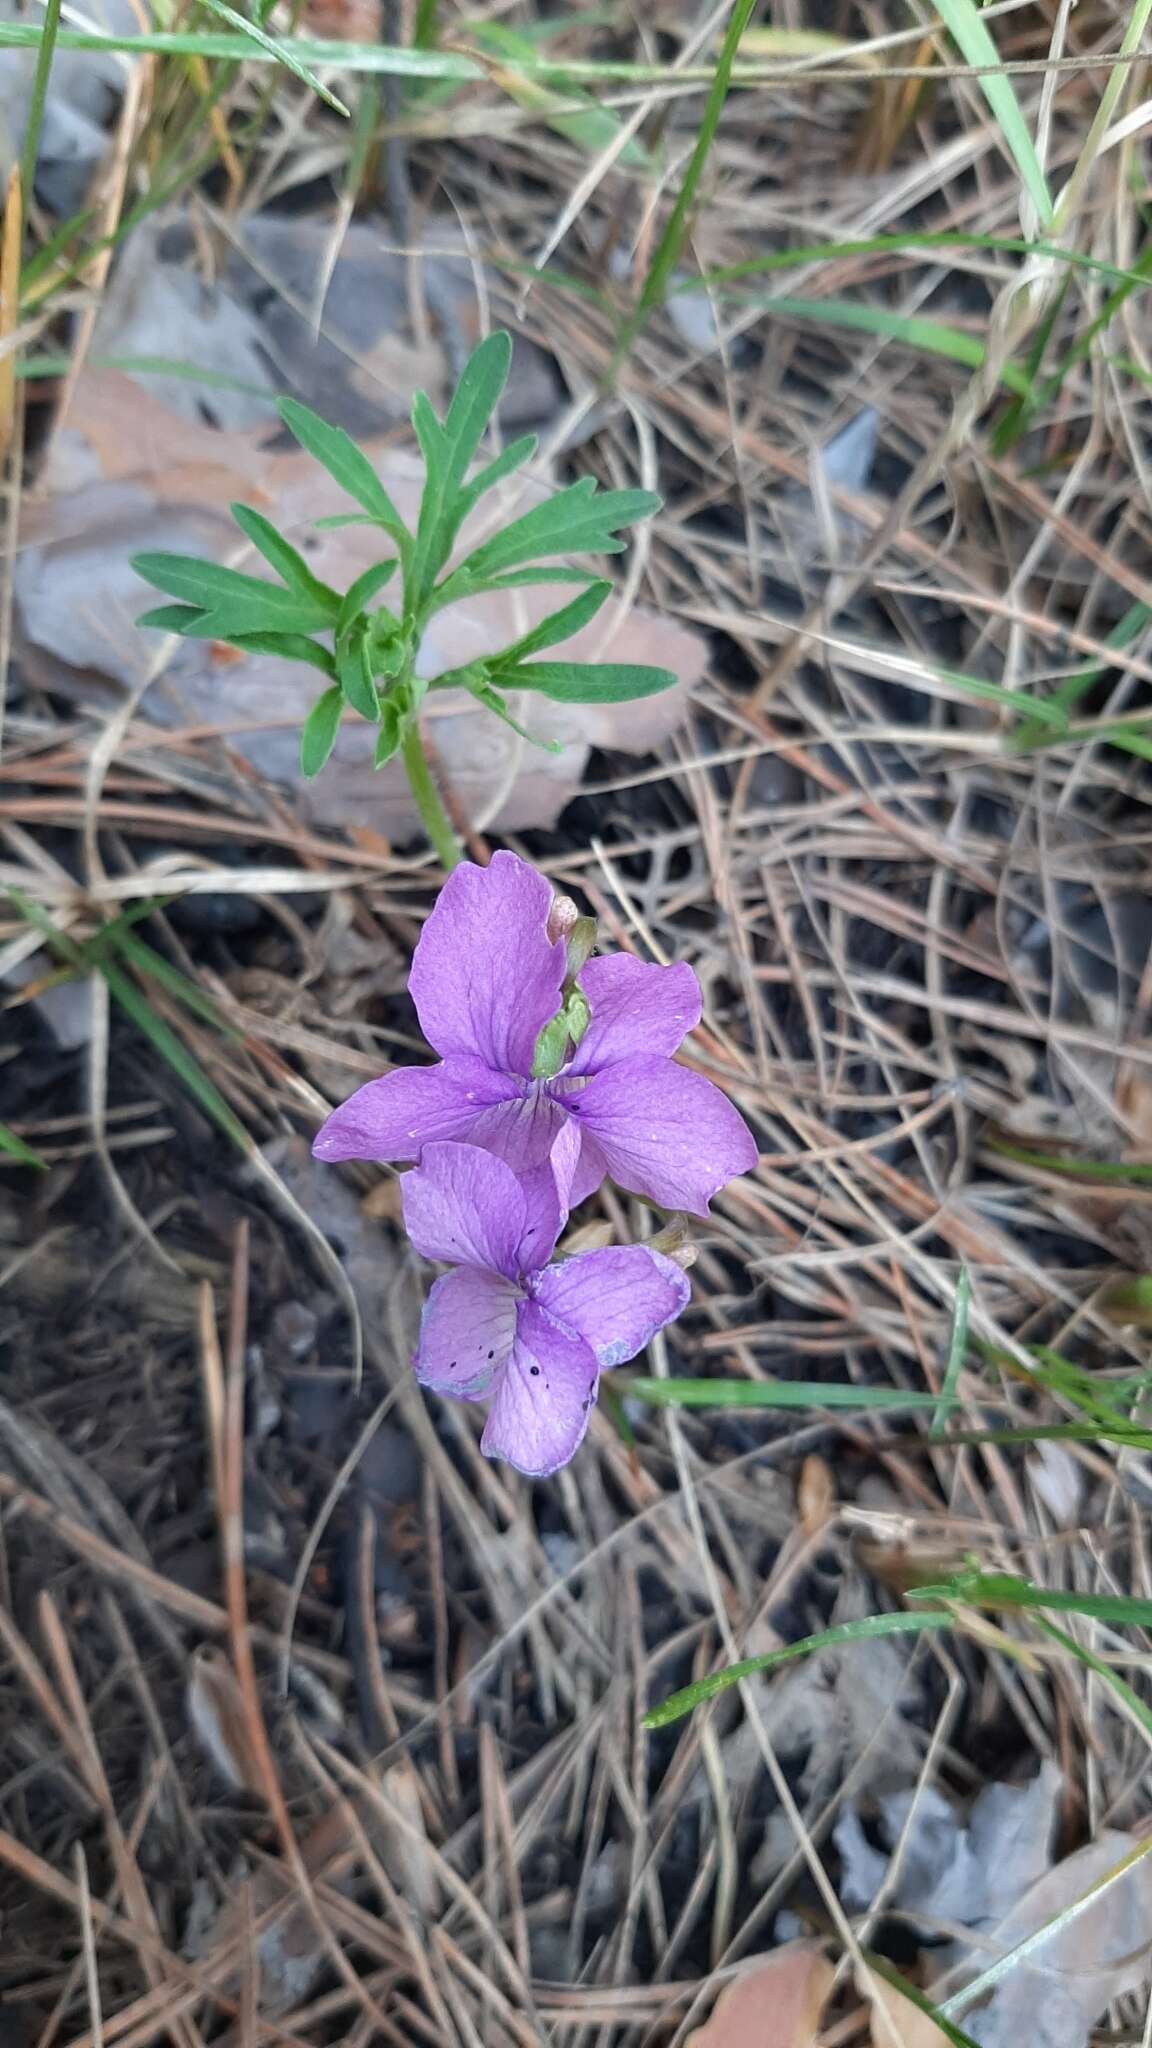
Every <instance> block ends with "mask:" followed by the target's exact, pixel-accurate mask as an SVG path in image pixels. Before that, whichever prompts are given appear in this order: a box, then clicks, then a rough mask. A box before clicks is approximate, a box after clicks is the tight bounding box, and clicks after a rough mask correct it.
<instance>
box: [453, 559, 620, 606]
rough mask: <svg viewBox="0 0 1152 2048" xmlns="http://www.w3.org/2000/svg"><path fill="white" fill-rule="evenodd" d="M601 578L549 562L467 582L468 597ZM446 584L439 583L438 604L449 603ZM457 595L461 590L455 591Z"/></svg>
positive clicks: (589, 581) (598, 579) (583, 570)
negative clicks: (537, 567)
mask: <svg viewBox="0 0 1152 2048" xmlns="http://www.w3.org/2000/svg"><path fill="white" fill-rule="evenodd" d="M600 580H601V579H600V578H599V577H597V576H595V575H593V573H592V571H591V569H570V568H568V567H567V566H566V565H565V564H563V563H560V562H558V563H556V564H555V565H554V566H553V565H552V564H549V566H548V567H547V568H540V569H513V570H512V572H511V574H510V575H508V576H491V577H487V578H485V579H484V580H483V581H481V582H479V583H469V585H468V595H469V597H483V596H484V595H485V594H486V593H487V592H488V591H490V590H528V589H530V588H532V587H533V586H535V585H536V584H538V583H582V584H586V583H598V582H599V581H600ZM446 589H447V585H446V584H441V586H440V590H439V591H438V592H437V593H436V597H437V603H438V604H451V603H452V601H453V599H452V597H451V596H449V597H447V598H445V597H444V596H443V594H442V593H443V592H444V590H446ZM455 595H456V596H457V597H459V596H460V595H461V592H459V591H457V592H456V593H455Z"/></svg>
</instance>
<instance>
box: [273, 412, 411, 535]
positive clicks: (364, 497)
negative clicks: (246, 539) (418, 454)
mask: <svg viewBox="0 0 1152 2048" xmlns="http://www.w3.org/2000/svg"><path fill="white" fill-rule="evenodd" d="M277 409H278V411H279V414H280V417H281V419H282V420H283V422H284V425H285V426H286V427H287V428H288V430H289V432H290V433H292V434H295V436H296V439H297V440H298V441H299V443H300V446H301V447H302V448H305V449H307V451H308V453H309V455H311V456H313V457H314V458H315V460H316V461H317V462H318V463H319V464H320V466H321V468H322V469H326V470H327V472H328V474H329V476H330V477H331V478H332V479H333V481H334V482H335V483H338V484H339V485H340V488H341V490H344V491H347V493H348V496H349V497H350V498H355V500H356V503H357V504H358V505H362V506H363V508H364V510H365V512H367V513H369V514H370V516H371V517H372V518H373V519H374V520H375V521H376V523H377V525H379V526H382V527H383V528H384V531H385V532H386V533H389V534H391V536H392V538H393V540H394V541H395V542H396V545H397V547H399V548H400V549H401V552H403V551H404V549H405V548H406V547H407V546H408V545H409V544H410V543H411V539H412V536H411V534H410V533H409V531H408V528H407V527H406V526H405V524H404V521H403V520H402V519H401V517H400V514H399V512H398V511H397V510H396V507H395V505H394V504H393V503H392V500H391V498H390V497H389V496H388V493H387V491H386V490H385V489H384V486H383V484H382V483H381V481H380V479H379V477H378V476H377V474H376V471H375V470H374V469H373V467H372V464H371V463H370V462H369V460H368V457H367V456H366V455H364V454H362V453H361V451H360V449H359V448H358V447H357V446H356V443H355V441H354V440H353V439H352V436H351V435H350V434H346V433H345V432H344V429H343V427H330V426H329V424H328V422H327V420H322V419H321V418H320V416H319V414H318V413H314V412H313V411H312V410H311V408H310V407H309V406H306V405H301V404H300V401H299V399H296V398H282V399H281V400H280V403H279V406H278V408H277ZM319 523H320V524H322V525H328V524H330V523H331V522H329V521H327V520H324V521H321V522H319Z"/></svg>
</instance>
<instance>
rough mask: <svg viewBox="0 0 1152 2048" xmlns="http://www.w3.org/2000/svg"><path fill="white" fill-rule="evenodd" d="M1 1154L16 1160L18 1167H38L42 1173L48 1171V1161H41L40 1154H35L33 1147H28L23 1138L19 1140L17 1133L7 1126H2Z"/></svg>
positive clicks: (0, 1126) (0, 1137)
mask: <svg viewBox="0 0 1152 2048" xmlns="http://www.w3.org/2000/svg"><path fill="white" fill-rule="evenodd" d="M0 1152H2V1153H3V1154H4V1156H5V1158H7V1159H14V1160H15V1161H16V1164H17V1165H18V1166H38V1167H39V1168H40V1171H41V1173H46V1172H47V1171H48V1162H47V1160H46V1159H41V1157H40V1154H39V1153H38V1152H34V1151H33V1150H32V1147H31V1145H26V1144H25V1143H24V1140H23V1138H18V1137H17V1136H16V1133H15V1131H10V1130H9V1129H8V1126H7V1124H0Z"/></svg>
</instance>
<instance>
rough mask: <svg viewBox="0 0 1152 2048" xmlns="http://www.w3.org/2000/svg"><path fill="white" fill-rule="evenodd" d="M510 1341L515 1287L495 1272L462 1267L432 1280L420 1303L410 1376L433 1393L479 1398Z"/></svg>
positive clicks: (513, 1335)
mask: <svg viewBox="0 0 1152 2048" xmlns="http://www.w3.org/2000/svg"><path fill="white" fill-rule="evenodd" d="M515 1341H516V1291H515V1289H514V1288H513V1287H512V1286H511V1284H510V1283H509V1282H508V1281H507V1280H503V1279H501V1277H500V1275H499V1274H498V1273H478V1272H475V1271H473V1270H472V1269H471V1268H469V1267H462V1268H461V1269H460V1270H459V1271H458V1272H455V1273H446V1274H445V1275H444V1278H443V1279H442V1280H437V1282H436V1285H435V1286H434V1287H433V1289H432V1292H431V1294H430V1295H429V1296H428V1299H427V1301H426V1302H425V1304H424V1313H423V1315H422V1316H421V1318H420V1341H419V1343H418V1344H417V1346H416V1356H415V1357H414V1359H413V1360H412V1363H413V1366H414V1367H415V1369H416V1377H417V1379H418V1380H419V1382H420V1384H421V1386H422V1387H434V1388H435V1390H436V1392H437V1393H438V1394H454V1395H455V1396H456V1398H457V1399H458V1400H461V1401H479V1400H482V1399H483V1397H484V1395H485V1394H486V1393H487V1392H488V1389H489V1387H490V1386H491V1384H492V1381H493V1378H494V1377H495V1375H496V1374H497V1373H498V1372H499V1371H500V1370H501V1368H502V1367H503V1365H504V1364H505V1362H506V1360H507V1359H508V1357H509V1354H510V1353H511V1350H512V1346H513V1344H514V1343H515Z"/></svg>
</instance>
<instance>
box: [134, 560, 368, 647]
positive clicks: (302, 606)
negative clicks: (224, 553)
mask: <svg viewBox="0 0 1152 2048" xmlns="http://www.w3.org/2000/svg"><path fill="white" fill-rule="evenodd" d="M132 567H133V568H134V569H135V571H136V574H137V575H138V576H142V577H143V578H144V581H145V582H146V583H153V584H155V586H156V588H157V590H162V591H164V592H165V594H166V595H167V596H168V597H176V598H179V599H180V600H181V601H182V602H183V603H185V604H189V605H194V606H197V607H198V608H199V609H201V610H203V611H206V612H208V611H210V612H217V611H226V613H227V616H228V617H229V618H230V619H232V620H234V621H235V627H234V629H235V630H236V631H243V630H244V627H243V624H242V621H243V619H244V617H245V615H246V612H247V611H248V610H251V613H252V628H251V630H253V631H259V630H260V629H261V627H263V626H264V625H271V624H275V623H276V622H281V623H282V625H283V628H284V630H285V631H286V632H303V633H307V632H309V631H310V630H312V629H313V628H316V627H321V626H326V625H331V623H332V620H333V618H334V617H335V612H334V610H333V608H332V607H331V605H330V604H329V603H328V601H327V599H324V600H320V599H313V598H305V597H302V596H300V595H299V594H298V593H297V592H296V591H292V590H285V589H283V588H282V587H281V585H280V584H278V583H268V582H266V581H265V580H264V578H263V577H261V576H245V575H242V574H241V572H240V570H239V569H228V568H225V567H224V565H223V564H222V563H220V562H210V561H207V560H203V559H201V558H200V557H199V556H196V555H169V554H143V555H134V556H133V558H132ZM332 595H333V596H335V593H334V592H333V593H332ZM337 609H338V603H337ZM183 630H184V631H185V632H187V631H188V630H189V629H188V628H187V627H184V629H183ZM220 637H221V638H224V637H226V635H224V634H221V636H220Z"/></svg>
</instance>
